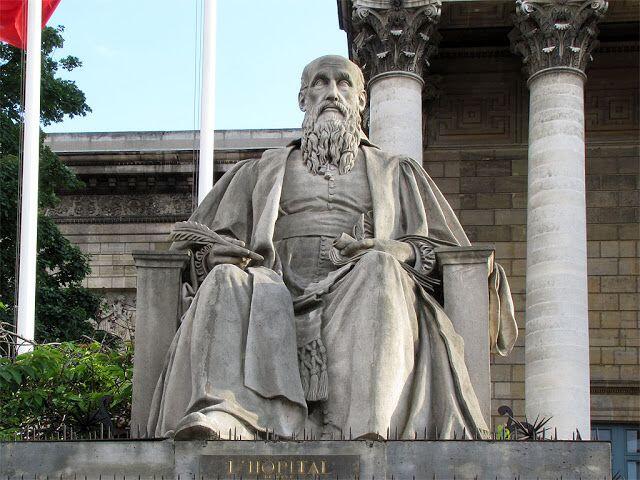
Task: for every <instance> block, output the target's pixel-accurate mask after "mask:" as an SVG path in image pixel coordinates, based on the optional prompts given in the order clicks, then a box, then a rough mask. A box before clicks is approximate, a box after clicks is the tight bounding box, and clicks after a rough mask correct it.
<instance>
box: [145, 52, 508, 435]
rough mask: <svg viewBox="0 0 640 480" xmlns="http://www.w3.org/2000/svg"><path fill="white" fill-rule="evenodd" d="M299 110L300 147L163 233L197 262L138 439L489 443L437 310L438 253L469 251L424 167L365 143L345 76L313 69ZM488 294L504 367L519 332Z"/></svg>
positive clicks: (349, 68)
mask: <svg viewBox="0 0 640 480" xmlns="http://www.w3.org/2000/svg"><path fill="white" fill-rule="evenodd" d="M298 101H299V105H300V108H301V109H302V111H304V112H305V118H304V122H303V126H302V128H303V134H302V138H301V139H300V140H299V141H296V142H293V143H292V144H291V145H290V146H288V147H287V148H282V149H275V150H269V151H266V152H265V153H264V154H263V156H262V157H261V158H259V159H253V160H246V161H242V162H239V163H238V164H237V165H236V166H235V167H234V168H233V169H232V170H230V171H229V172H227V173H226V174H225V175H224V176H223V177H222V178H221V179H220V180H219V181H218V182H217V183H216V185H215V187H214V188H213V190H212V191H211V193H210V194H209V195H208V196H207V198H206V199H205V200H204V202H203V203H202V204H201V205H200V206H199V207H198V208H197V210H196V211H195V212H194V213H193V215H192V216H191V218H190V220H189V222H184V223H181V224H177V225H176V227H175V229H174V232H173V236H174V240H175V242H174V245H173V247H172V248H174V249H176V250H189V251H191V252H192V253H193V255H192V257H191V258H192V261H191V268H190V272H189V275H188V277H189V279H188V281H187V282H185V284H184V288H183V294H184V295H183V296H184V314H183V316H182V319H181V325H180V328H179V330H178V332H177V334H176V335H175V338H174V340H173V343H172V345H171V348H170V351H169V354H168V356H167V360H166V365H165V367H164V370H163V373H162V375H161V377H160V380H159V382H158V385H157V387H156V391H155V394H154V398H153V401H152V406H151V411H150V416H149V425H148V428H149V432H151V433H152V434H153V433H155V435H158V436H164V435H174V436H175V438H176V439H189V438H208V437H211V436H215V434H216V432H220V431H222V432H226V431H229V429H231V430H233V431H235V432H236V434H238V435H243V436H252V435H254V434H260V433H261V432H265V431H267V430H268V431H269V432H273V433H275V434H277V435H279V436H282V437H290V436H293V435H295V434H297V433H300V434H301V433H302V431H303V429H306V430H307V431H309V430H310V429H313V430H314V431H317V432H321V433H322V435H323V436H324V437H325V438H331V437H332V436H333V435H339V434H340V433H345V434H349V433H350V434H351V435H352V436H353V437H354V438H355V437H362V438H375V437H376V436H377V435H380V434H383V432H386V431H387V429H388V428H390V429H391V431H396V430H397V431H398V435H399V436H401V437H402V438H413V435H414V432H415V431H417V430H419V431H423V430H424V429H425V428H426V429H427V431H428V434H429V435H434V434H435V433H436V432H437V433H438V435H440V437H441V438H450V437H452V436H453V432H454V431H458V432H462V431H463V429H466V431H467V432H468V433H469V434H471V435H484V434H486V433H487V430H488V428H487V425H486V423H485V421H484V419H483V416H482V414H481V413H480V408H479V406H478V400H477V398H476V395H475V393H474V391H473V388H472V385H471V383H470V380H469V374H468V371H467V366H466V365H465V363H464V353H463V342H462V340H461V338H460V337H459V336H458V335H457V334H456V332H455V331H454V329H453V326H452V324H451V321H450V320H449V318H448V317H447V316H446V314H445V313H444V311H443V309H442V306H441V305H440V304H439V303H438V301H437V300H436V298H435V296H436V292H437V290H438V288H439V287H438V286H439V280H438V278H437V274H436V272H435V270H434V264H435V255H434V249H436V248H437V247H438V246H455V245H469V241H468V239H467V237H466V235H465V233H464V231H463V229H462V227H461V225H460V223H459V222H458V220H457V218H456V217H455V215H454V213H453V211H452V209H451V207H450V206H449V204H448V203H447V201H446V200H445V198H444V196H443V195H442V194H441V193H440V191H439V190H438V188H437V187H436V185H435V184H434V183H433V181H432V180H431V178H429V176H428V175H427V174H426V172H425V171H424V170H423V169H422V167H421V166H420V165H419V164H418V163H416V162H415V161H413V160H412V159H410V158H407V157H404V156H393V155H390V154H387V153H385V152H383V151H381V150H380V149H378V148H377V147H376V146H375V145H373V144H371V143H370V142H369V141H368V139H367V138H366V136H365V134H364V133H363V131H362V129H361V113H362V111H363V110H364V108H365V103H366V93H365V86H364V78H363V75H362V73H361V71H360V69H359V68H358V67H357V66H356V65H355V64H354V63H352V62H351V61H349V60H347V59H345V58H343V57H338V56H325V57H320V58H318V59H316V60H314V61H313V62H311V63H310V64H309V65H307V66H306V67H305V69H304V71H303V73H302V84H301V88H300V92H299V95H298ZM494 275H498V276H504V273H503V271H502V269H501V268H496V269H495V271H494ZM499 280H500V281H499V282H498V281H493V282H489V283H490V285H494V288H496V287H495V286H496V285H499V287H497V291H495V292H493V293H494V295H496V296H497V298H499V299H500V302H495V303H494V305H495V306H498V305H502V308H503V312H502V316H501V315H500V312H497V311H496V312H492V314H491V319H492V321H493V325H492V326H491V328H492V329H493V331H494V332H497V333H496V334H495V335H492V338H494V339H495V344H494V345H492V348H493V349H494V351H496V352H497V353H500V354H503V355H506V354H507V353H508V352H509V351H510V350H511V347H512V346H513V343H514V342H515V339H516V336H517V328H516V326H515V321H514V319H513V316H512V315H505V311H507V312H512V311H513V309H512V308H511V309H509V307H512V304H511V298H510V293H509V290H508V285H507V284H506V279H504V278H500V279H499ZM488 288H490V287H488ZM498 319H500V320H498Z"/></svg>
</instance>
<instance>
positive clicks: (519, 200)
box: [47, 0, 640, 478]
mask: <svg viewBox="0 0 640 480" xmlns="http://www.w3.org/2000/svg"><path fill="white" fill-rule="evenodd" d="M431 3H436V2H428V1H425V2H423V1H421V0H405V1H404V2H402V1H396V2H390V1H384V0H357V1H355V0H354V1H353V2H352V1H348V0H344V1H339V2H338V12H339V22H340V25H341V27H342V28H343V29H345V30H346V32H347V37H348V41H349V43H350V47H351V49H352V51H354V54H355V56H356V57H357V56H358V55H361V56H362V55H363V53H362V49H361V50H358V48H359V47H358V44H357V41H358V37H357V36H358V33H360V32H361V31H362V28H363V27H362V25H361V24H358V22H357V21H356V22H355V24H354V18H353V14H354V7H355V6H360V7H362V8H370V9H373V10H375V11H377V12H379V13H380V12H381V15H387V16H388V15H394V13H393V12H398V11H401V10H402V9H404V8H406V9H417V8H420V7H421V6H424V5H425V4H431ZM520 3H522V2H520ZM524 3H527V2H524ZM531 3H535V2H531ZM557 3H558V4H560V3H563V2H557ZM589 3H591V2H583V1H577V0H570V1H568V2H564V4H570V5H574V6H575V5H577V4H580V5H582V4H589ZM354 4H356V5H354ZM515 8H516V7H515V2H513V1H471V2H444V1H443V3H442V7H441V12H440V14H439V18H438V19H437V21H434V22H432V24H424V25H419V26H418V27H417V28H415V29H414V30H413V35H414V37H415V36H416V35H418V30H420V29H423V28H426V30H422V31H426V32H429V35H428V36H429V39H426V40H425V39H424V38H423V39H422V40H423V41H422V42H417V43H416V42H414V43H409V44H407V43H404V44H403V45H402V46H403V48H405V49H406V47H407V45H409V46H411V47H412V48H417V49H420V48H422V49H423V50H424V51H423V50H421V51H420V52H421V53H418V54H419V55H423V56H426V57H427V59H428V61H429V63H430V65H429V66H428V68H426V67H425V68H422V67H420V70H419V71H418V72H415V71H414V72H413V73H415V74H416V75H417V76H418V77H420V78H421V79H422V81H423V82H424V87H423V88H422V89H421V90H420V89H418V90H417V93H416V91H413V92H412V91H409V93H407V95H414V96H413V97H410V98H412V99H413V103H410V102H409V104H408V106H407V107H403V108H406V109H408V110H402V111H403V112H404V114H405V115H404V116H405V117H408V118H409V119H410V115H411V113H410V112H409V110H411V111H412V112H414V111H416V102H419V105H417V106H418V107H419V108H417V112H418V115H419V116H420V118H419V119H418V120H419V121H415V119H414V120H413V121H412V122H411V123H410V125H409V127H410V128H414V130H415V126H416V125H420V123H421V125H422V127H419V126H418V133H417V135H416V134H413V135H410V137H411V138H413V139H414V140H415V138H418V141H419V139H420V138H421V143H419V144H418V146H419V149H420V153H421V156H422V161H423V165H424V167H425V169H426V170H427V171H428V172H429V174H430V175H431V176H432V177H433V178H434V180H435V181H436V183H437V184H438V186H439V187H440V189H441V190H442V191H443V193H444V194H445V196H446V197H447V199H448V200H449V202H450V203H451V205H452V206H453V208H454V209H455V210H456V213H457V214H458V217H459V218H460V220H461V222H462V224H463V226H464V227H465V229H466V231H467V234H468V235H469V237H470V239H471V240H472V242H479V243H491V244H493V245H495V249H496V260H497V261H498V262H500V263H501V264H502V265H503V267H504V268H505V270H506V273H507V274H508V276H509V279H510V284H511V289H512V291H513V297H514V301H515V306H516V310H517V318H518V323H519V326H520V328H521V329H522V330H521V331H522V334H521V336H520V339H519V340H518V343H517V345H516V347H515V349H514V352H513V353H512V354H511V355H510V356H509V357H506V358H501V357H495V358H494V359H493V360H492V366H491V374H492V393H493V400H492V410H493V413H494V414H495V415H496V416H497V407H498V406H499V405H503V404H506V405H509V406H511V407H512V409H513V411H514V412H515V413H516V415H518V416H523V415H524V414H525V346H524V342H525V315H524V312H525V287H526V277H525V273H526V269H527V265H526V253H527V242H526V240H527V231H526V230H527V177H528V173H529V167H530V165H529V162H528V149H529V142H528V139H529V132H530V125H529V107H530V92H529V89H528V87H527V77H528V76H529V75H530V73H531V72H527V73H523V61H522V57H521V56H520V55H517V54H515V53H513V51H512V48H513V47H512V45H513V44H514V38H513V37H514V35H513V34H511V40H510V32H512V31H513V30H514V21H516V22H517V18H516V17H514V11H515ZM572 8H573V7H572ZM376 9H378V10H376ZM410 11H413V10H410ZM407 18H408V17H406V16H404V17H402V16H399V17H398V18H397V19H396V20H394V21H395V22H400V23H396V24H393V22H391V23H390V24H389V26H388V29H387V32H386V33H385V32H384V31H378V32H377V33H376V35H379V36H380V38H379V44H378V45H379V46H382V47H384V45H385V43H384V42H387V45H388V44H389V42H390V41H393V40H394V38H396V37H397V38H400V37H402V35H406V34H407V32H411V31H412V30H411V28H413V27H412V25H410V24H409V23H406V22H408V20H407ZM387 19H388V17H387ZM566 20H567V22H569V21H570V18H567V19H566ZM402 22H405V24H404V25H405V27H404V28H405V30H402V28H400V27H398V25H402ZM394 25H395V27H394ZM638 25H639V14H638V3H637V2H636V1H627V0H611V1H609V9H608V11H607V12H606V14H605V15H604V17H603V18H602V19H600V20H599V22H598V27H599V30H600V31H599V33H598V34H597V40H599V45H598V46H596V47H595V48H594V49H593V51H592V55H593V58H594V59H593V61H592V62H590V63H589V65H588V68H587V69H586V75H587V82H586V84H585V95H584V119H585V130H586V138H585V146H586V171H585V174H586V176H585V185H586V222H587V255H588V260H587V268H588V308H589V313H588V322H589V352H590V387H589V389H590V394H591V397H590V398H591V399H590V413H591V423H592V428H593V429H597V430H598V436H599V438H600V439H603V438H611V439H612V440H613V441H614V451H613V454H614V457H613V462H614V470H620V471H621V472H623V473H625V474H626V475H629V478H634V477H632V474H633V472H634V471H636V472H637V471H640V457H639V456H638V454H639V450H638V449H639V443H638V441H639V440H638V439H639V436H640V433H639V432H640V427H639V426H638V422H640V328H639V327H640V315H639V314H640V312H639V310H640V278H639V275H638V274H639V270H640V258H639V257H640V227H639V221H640V201H639V184H638V183H639V173H640V169H639V163H640V162H639V154H640V145H639V141H638V133H639V126H640V120H639V117H640V111H639V110H640V108H639V86H640V83H639V75H638V67H639V66H640V65H639V62H638V58H639V57H638V51H639V48H638V47H639V42H638ZM413 26H414V27H415V25H413ZM410 27H411V28H410ZM394 29H395V32H396V33H393V32H391V30H394ZM400 30H402V31H400ZM399 31H400V33H398V32H399ZM385 35H386V36H385ZM402 38H403V39H404V37H402ZM389 39H391V40H389ZM438 39H439V41H437V40H438ZM354 41H355V42H356V44H354ZM403 41H404V40H403ZM394 45H395V44H394ZM392 46H393V45H392ZM356 60H358V58H356ZM380 63H381V64H380V65H377V66H376V65H371V64H369V65H367V66H366V68H365V72H366V73H367V75H368V79H370V78H371V77H372V76H375V75H377V74H380V73H385V68H386V69H387V71H388V72H397V71H398V70H399V69H400V70H401V69H402V68H399V67H398V65H395V66H392V67H388V66H387V67H385V66H384V65H382V63H383V62H380ZM425 65H426V63H425ZM376 68H377V69H378V70H375V69H376ZM409 70H410V69H409ZM416 84H417V83H416ZM414 90H415V89H414ZM416 95H417V96H416ZM406 98H409V97H405V99H406ZM416 99H417V100H416ZM373 101H374V100H372V102H373ZM380 105H382V102H380V103H376V105H372V106H371V109H370V118H371V119H372V128H375V126H374V125H373V123H374V122H375V120H376V118H380V117H376V115H382V113H385V112H382V113H381V112H380V109H379V108H378V107H379V106H380ZM376 108H378V109H377V110H376ZM391 113H393V112H391ZM385 114H387V115H388V114H389V111H387V112H386V113H385ZM420 120H421V122H420ZM371 133H372V134H373V133H374V132H371ZM194 135H195V134H194V133H193V132H125V133H108V134H99V133H86V134H51V135H49V136H48V139H47V142H48V144H49V145H50V146H51V147H52V149H53V150H54V151H56V152H58V153H59V154H60V155H61V157H62V158H63V159H64V160H65V162H66V163H67V165H69V166H70V167H72V168H73V169H74V170H75V171H76V172H77V174H78V176H79V177H80V178H81V179H82V180H83V181H84V182H85V183H86V188H85V189H84V190H83V191H81V192H74V193H72V194H68V193H65V192H61V193H62V203H61V204H60V206H59V207H57V208H56V209H55V211H52V212H50V214H51V215H52V216H53V217H54V218H55V219H56V221H57V222H58V224H59V225H60V226H61V228H62V231H63V232H64V233H65V234H66V235H67V236H68V238H70V239H71V240H72V241H73V242H74V243H76V244H77V245H79V246H80V248H81V249H82V250H83V251H85V252H87V253H90V254H91V255H92V268H93V272H92V274H91V276H90V277H89V278H88V279H87V286H89V287H90V288H95V289H98V290H101V291H103V292H104V293H105V295H106V299H107V302H106V305H105V309H104V319H103V321H102V323H101V325H102V326H103V327H104V328H106V329H115V330H118V331H120V333H122V334H128V332H129V329H130V326H131V325H132V323H133V318H134V316H135V288H136V277H135V267H134V266H133V259H132V257H131V254H130V252H131V251H132V250H139V249H140V250H145V249H157V250H161V249H166V248H167V246H168V244H167V233H168V232H169V230H170V227H171V225H172V224H173V222H175V221H179V220H184V219H186V218H187V217H188V216H189V214H190V213H191V211H192V209H193V206H194V203H195V198H196V192H195V185H196V184H197V183H196V182H195V181H194V172H195V169H196V168H195V164H194V158H195V156H194V152H195V149H196V148H197V145H198V143H197V139H196V138H195V136H194ZM216 135H217V136H216V174H217V175H221V174H222V173H223V172H224V171H226V170H227V169H228V168H229V167H230V166H231V165H233V164H234V163H235V162H237V161H239V160H241V159H245V158H251V157H255V156H259V155H260V154H261V153H262V151H264V150H265V149H266V148H272V147H278V146H284V145H286V144H287V143H288V142H289V141H290V140H291V139H293V138H295V137H296V136H297V135H299V130H295V129H292V130H254V131H244V130H238V131H223V132H217V134H216ZM372 137H373V135H372ZM372 140H373V141H374V142H375V141H376V139H375V138H372ZM385 141H389V142H391V143H393V142H394V141H396V142H397V141H400V142H402V140H398V139H395V140H394V139H386V140H385ZM407 148H413V147H412V146H411V145H409V146H408V147H407ZM415 156H419V154H416V155H415ZM127 325H128V326H127ZM567 348H571V347H569V346H568V347H567ZM558 368H559V369H561V368H562V366H561V365H558ZM549 394H550V395H553V392H550V393H549ZM575 401H576V403H579V399H575ZM494 420H497V418H494ZM607 436H608V437H607ZM634 442H635V443H634ZM634 468H635V469H636V470H633V469H634ZM625 469H627V470H625Z"/></svg>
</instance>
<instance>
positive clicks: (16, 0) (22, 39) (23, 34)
mask: <svg viewBox="0 0 640 480" xmlns="http://www.w3.org/2000/svg"><path fill="white" fill-rule="evenodd" d="M59 3H60V0H42V28H44V26H45V25H46V24H47V22H48V21H49V19H50V18H51V15H53V11H54V10H55V9H56V7H57V6H58V4H59ZM0 41H3V42H7V43H9V44H11V45H13V46H14V47H18V48H23V49H24V48H25V47H26V46H27V0H0Z"/></svg>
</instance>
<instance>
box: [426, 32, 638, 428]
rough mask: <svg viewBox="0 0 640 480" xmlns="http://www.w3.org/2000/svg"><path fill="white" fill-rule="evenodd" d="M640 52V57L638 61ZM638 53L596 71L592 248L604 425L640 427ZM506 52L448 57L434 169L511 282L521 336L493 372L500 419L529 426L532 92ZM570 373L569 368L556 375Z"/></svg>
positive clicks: (598, 394) (590, 159)
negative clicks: (518, 419) (523, 418)
mask: <svg viewBox="0 0 640 480" xmlns="http://www.w3.org/2000/svg"><path fill="white" fill-rule="evenodd" d="M634 48H635V50H634ZM637 66H638V61H637V46H635V47H631V46H629V45H626V44H604V45H602V47H601V48H600V51H599V52H597V56H596V61H595V62H594V64H593V66H592V68H591V69H590V70H589V71H588V75H589V81H588V83H587V86H586V119H587V126H586V129H587V132H586V133H587V152H586V158H587V165H586V175H587V176H586V182H587V207H588V210H587V221H588V227H587V236H588V242H589V243H588V246H589V263H588V269H589V291H590V294H589V310H590V319H589V321H590V345H591V379H592V381H591V393H592V399H591V405H592V416H593V420H594V421H608V422H621V421H639V420H640V397H639V396H638V395H640V382H639V379H640V365H639V363H640V362H639V360H640V359H639V352H638V350H639V349H638V347H639V346H640V343H639V342H640V340H639V338H638V335H639V332H640V330H639V328H638V327H639V326H640V325H639V316H638V313H639V312H638V310H639V306H638V302H639V300H638V299H639V298H640V296H639V293H638V292H639V291H640V290H639V288H640V283H639V282H640V280H639V278H638V273H639V272H638V268H639V261H640V260H639V258H638V257H639V256H640V242H639V240H640V227H639V226H638V221H639V211H640V208H639V205H640V203H639V201H638V188H639V187H638V174H639V160H638V158H639V152H640V148H639V145H638V139H637V134H638V127H639V121H638V115H639V108H638V73H637V72H638V70H637ZM520 68H521V62H520V60H519V59H518V58H517V57H514V56H512V55H511V54H510V53H509V52H508V50H507V49H506V48H505V49H502V50H500V49H481V48H478V49H476V50H475V51H472V52H469V51H468V50H467V51H466V52H465V54H464V55H461V54H460V53H459V52H457V51H456V50H447V49H443V50H442V51H441V52H440V55H439V56H438V58H437V60H436V61H434V65H433V69H432V73H433V76H432V88H433V89H434V90H433V93H432V95H433V96H435V100H431V101H429V102H428V103H427V104H426V105H425V109H424V110H425V121H424V125H425V135H424V138H425V151H424V166H425V169H426V170H427V171H428V172H429V173H430V174H431V176H432V177H433V178H434V179H435V181H436V183H437V184H438V185H439V186H440V188H441V189H442V190H443V192H444V193H445V195H446V197H447V198H448V199H449V201H450V203H451V204H452V206H453V207H454V209H455V210H456V213H457V214H458V215H459V218H460V220H461V222H462V224H463V226H464V227H465V230H466V231H467V234H468V235H469V238H470V240H471V241H472V242H480V243H492V244H494V245H495V248H496V261H498V262H499V263H500V264H501V265H502V266H503V267H504V268H505V270H506V272H507V274H508V275H509V281H510V285H511V289H512V292H513V298H514V303H515V307H516V312H517V321H518V325H519V327H520V328H521V335H520V338H519V340H518V343H517V344H516V346H515V348H514V351H513V353H512V354H511V355H510V356H509V357H506V358H502V357H497V356H494V358H493V360H492V370H491V372H492V383H493V385H492V387H493V390H492V392H493V398H492V411H493V412H494V421H497V420H498V417H497V408H498V406H500V405H503V404H506V405H509V406H511V407H512V408H513V411H514V412H515V413H516V414H517V415H524V309H525V290H524V288H525V267H526V206H527V193H526V192H527V131H528V124H527V121H528V111H527V110H528V91H527V87H526V84H525V81H524V76H523V75H522V74H521V73H520ZM558 368H562V366H558Z"/></svg>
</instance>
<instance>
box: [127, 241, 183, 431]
mask: <svg viewBox="0 0 640 480" xmlns="http://www.w3.org/2000/svg"><path fill="white" fill-rule="evenodd" d="M133 259H134V261H135V264H136V268H137V277H138V278H137V300H136V305H137V311H136V342H135V349H134V357H133V402H132V409H131V431H132V433H133V434H134V435H137V432H138V429H139V431H140V433H141V435H144V433H145V429H146V426H147V419H148V416H149V406H150V404H151V399H152V398H153V391H154V390H155V388H156V383H157V382H158V378H159V377H160V373H161V372H162V368H163V366H164V360H165V355H166V353H167V351H168V350H169V346H170V345H171V341H172V340H173V337H174V335H175V333H176V330H177V328H178V315H179V312H180V286H181V282H182V270H183V269H184V267H185V265H186V264H187V261H188V260H189V256H188V255H187V254H184V253H173V252H141V251H137V252H133Z"/></svg>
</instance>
